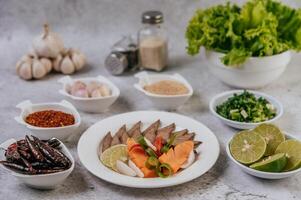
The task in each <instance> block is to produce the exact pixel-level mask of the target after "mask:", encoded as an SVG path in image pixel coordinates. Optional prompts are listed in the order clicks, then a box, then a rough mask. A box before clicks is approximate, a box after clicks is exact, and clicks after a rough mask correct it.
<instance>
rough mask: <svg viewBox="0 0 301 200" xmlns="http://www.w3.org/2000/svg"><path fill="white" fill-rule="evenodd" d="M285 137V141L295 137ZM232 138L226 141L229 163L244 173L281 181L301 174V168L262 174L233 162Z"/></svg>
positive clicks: (287, 135)
mask: <svg viewBox="0 0 301 200" xmlns="http://www.w3.org/2000/svg"><path fill="white" fill-rule="evenodd" d="M285 136H286V138H287V139H296V138H295V137H293V136H292V135H289V134H287V133H285ZM231 140H232V138H231V139H230V140H229V141H228V143H227V147H226V151H227V155H228V157H229V158H230V159H231V161H232V162H233V163H234V164H236V165H237V166H238V167H239V168H241V169H242V170H243V171H244V172H246V173H248V174H250V175H252V176H256V177H259V178H264V179H282V178H287V177H290V176H294V175H296V174H297V173H299V172H301V168H299V169H296V170H293V171H289V172H279V173H273V172H263V171H259V170H255V169H252V168H250V167H248V166H246V165H243V164H241V163H240V162H238V161H237V160H235V159H234V158H233V156H232V154H231V152H230V147H229V146H230V142H231Z"/></svg>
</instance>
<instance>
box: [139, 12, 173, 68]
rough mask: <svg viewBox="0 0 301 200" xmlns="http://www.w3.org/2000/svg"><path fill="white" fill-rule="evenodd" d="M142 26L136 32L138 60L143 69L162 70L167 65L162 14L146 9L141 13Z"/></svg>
mask: <svg viewBox="0 0 301 200" xmlns="http://www.w3.org/2000/svg"><path fill="white" fill-rule="evenodd" d="M142 23H143V24H144V27H143V28H142V29H141V30H140V31H139V32H138V46H139V61H140V67H141V68H143V69H151V70H155V71H162V70H163V69H164V68H165V67H166V66H167V61H168V52H167V51H168V44H167V34H166V32H165V30H164V29H163V28H162V27H161V25H162V23H163V14H162V12H160V11H146V12H144V13H143V14H142Z"/></svg>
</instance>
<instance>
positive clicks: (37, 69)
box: [32, 59, 47, 79]
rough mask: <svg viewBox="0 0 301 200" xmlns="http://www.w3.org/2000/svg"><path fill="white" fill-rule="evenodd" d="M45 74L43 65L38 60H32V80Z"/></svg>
mask: <svg viewBox="0 0 301 200" xmlns="http://www.w3.org/2000/svg"><path fill="white" fill-rule="evenodd" d="M46 74H47V70H46V68H45V67H44V65H43V64H42V63H41V62H40V61H39V60H38V59H34V60H33V62H32V76H33V77H34V78H37V79H39V78H42V77H44V76H45V75H46Z"/></svg>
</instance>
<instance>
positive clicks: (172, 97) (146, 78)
mask: <svg viewBox="0 0 301 200" xmlns="http://www.w3.org/2000/svg"><path fill="white" fill-rule="evenodd" d="M135 77H136V78H138V79H139V82H138V83H136V84H135V85H134V87H135V88H136V89H137V90H139V91H141V92H143V93H144V94H145V96H147V97H148V99H149V100H150V101H151V102H152V104H153V106H154V107H156V108H158V109H164V110H174V109H177V108H178V107H180V106H182V105H183V104H184V103H185V102H186V101H187V100H188V99H189V98H190V97H191V96H192V94H193V89H192V87H191V85H190V84H189V83H188V81H187V80H186V79H185V78H184V77H183V76H181V75H180V74H172V75H167V74H149V73H147V72H140V73H137V74H136V75H135Z"/></svg>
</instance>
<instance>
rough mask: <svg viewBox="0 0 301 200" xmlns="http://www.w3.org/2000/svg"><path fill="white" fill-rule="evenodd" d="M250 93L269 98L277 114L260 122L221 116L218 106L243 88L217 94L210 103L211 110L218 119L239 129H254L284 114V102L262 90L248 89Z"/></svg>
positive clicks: (239, 92)
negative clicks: (240, 120) (217, 109)
mask: <svg viewBox="0 0 301 200" xmlns="http://www.w3.org/2000/svg"><path fill="white" fill-rule="evenodd" d="M248 91H249V92H250V93H253V94H254V95H255V97H256V98H258V97H263V98H265V99H266V100H268V101H269V102H270V103H271V104H272V105H274V107H275V108H276V116H275V117H274V118H272V119H270V120H267V121H264V122H258V123H251V122H237V121H233V120H230V119H226V118H224V117H222V116H220V115H219V114H218V113H217V112H216V106H218V105H221V104H222V103H224V102H225V101H227V99H228V98H230V97H232V96H233V95H234V94H235V93H236V94H241V93H242V92H243V90H231V91H226V92H223V93H221V94H218V95H216V96H214V97H213V98H212V99H211V101H210V104H209V109H210V112H211V113H212V114H213V115H214V116H215V117H217V118H218V119H220V120H221V121H222V122H223V123H225V124H227V125H228V126H231V127H233V128H237V129H252V128H255V127H256V126H258V125H260V124H263V123H272V122H274V121H276V120H277V119H279V118H280V117H281V116H282V115H283V106H282V104H281V103H280V102H279V101H278V100H277V99H275V98H274V97H272V96H270V95H267V94H264V93H261V92H256V91H252V90H248Z"/></svg>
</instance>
